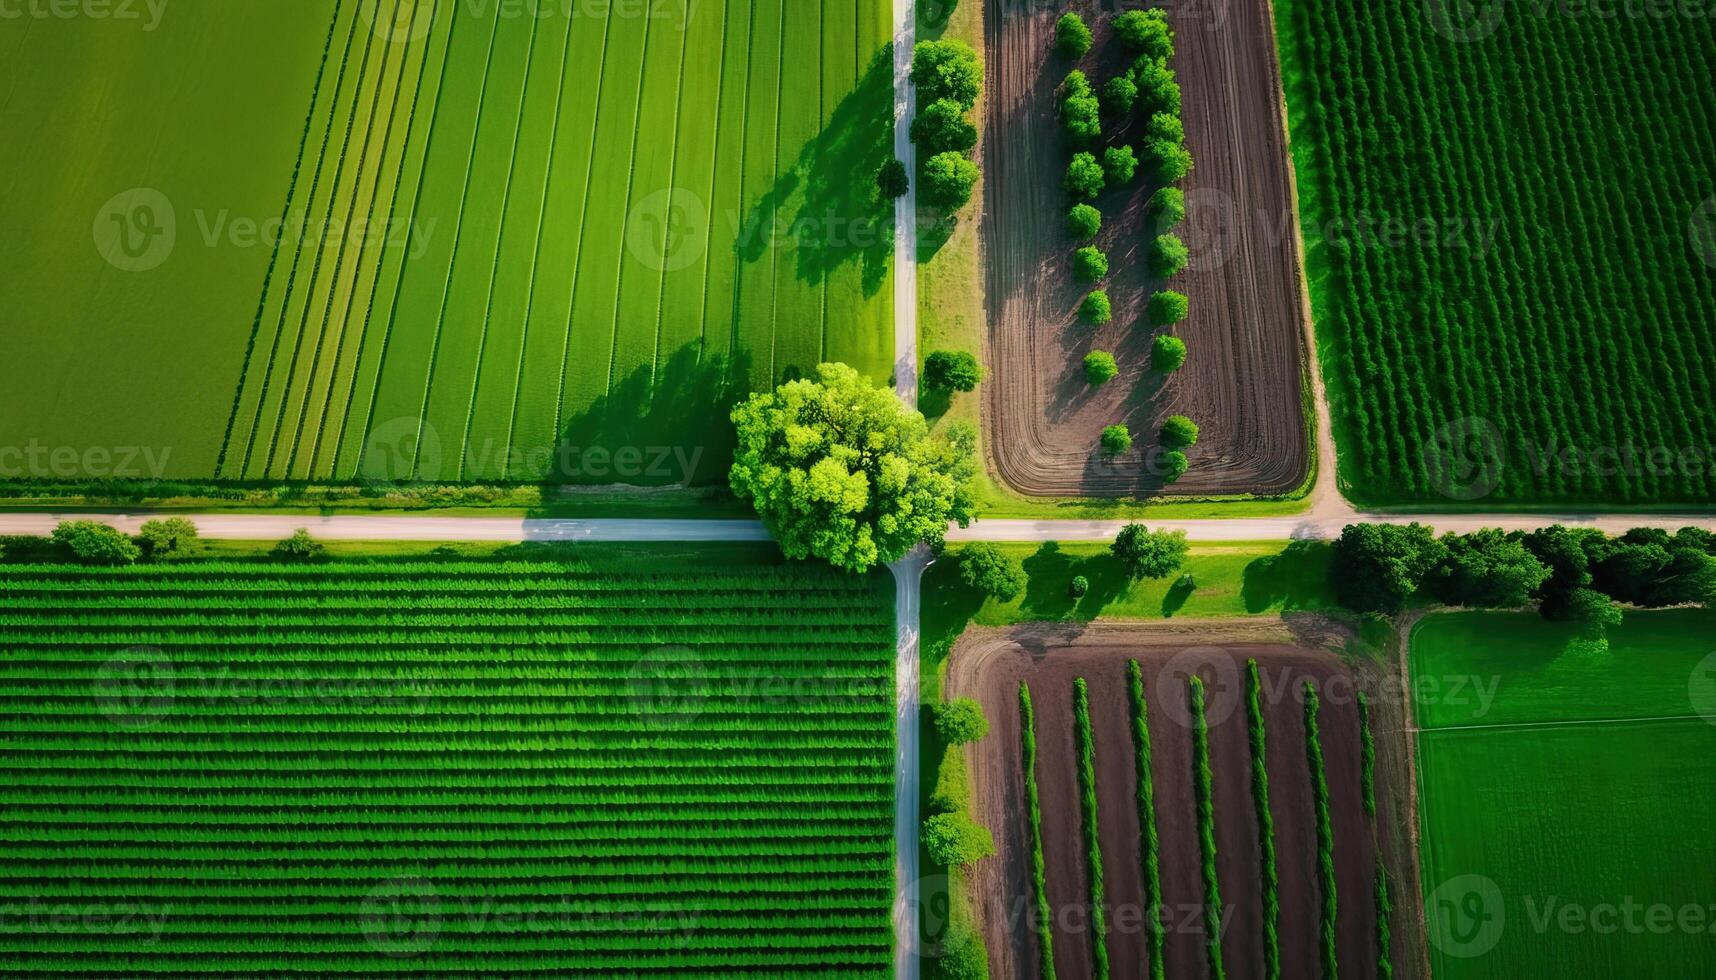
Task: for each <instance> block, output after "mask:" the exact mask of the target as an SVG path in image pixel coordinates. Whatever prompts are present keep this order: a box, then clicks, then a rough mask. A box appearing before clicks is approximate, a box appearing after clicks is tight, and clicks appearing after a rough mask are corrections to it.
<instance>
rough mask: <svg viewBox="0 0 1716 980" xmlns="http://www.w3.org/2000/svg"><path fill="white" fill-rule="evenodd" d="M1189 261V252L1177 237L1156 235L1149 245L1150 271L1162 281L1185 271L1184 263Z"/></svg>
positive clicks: (1170, 234) (1173, 235)
mask: <svg viewBox="0 0 1716 980" xmlns="http://www.w3.org/2000/svg"><path fill="white" fill-rule="evenodd" d="M1190 259H1191V252H1190V251H1189V250H1187V248H1186V243H1185V242H1182V241H1180V236H1178V235H1175V234H1172V233H1169V234H1164V235H1157V236H1156V238H1155V240H1154V241H1152V242H1151V243H1150V271H1151V272H1152V273H1154V274H1155V275H1157V276H1159V277H1161V278H1163V279H1167V278H1169V277H1170V276H1177V275H1179V274H1180V273H1181V272H1183V271H1185V268H1186V263H1187V262H1188V261H1190Z"/></svg>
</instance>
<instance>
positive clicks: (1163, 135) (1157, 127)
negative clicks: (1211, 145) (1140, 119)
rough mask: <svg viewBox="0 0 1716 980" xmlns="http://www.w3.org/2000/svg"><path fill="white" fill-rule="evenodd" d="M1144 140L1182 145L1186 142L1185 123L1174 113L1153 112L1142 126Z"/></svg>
mask: <svg viewBox="0 0 1716 980" xmlns="http://www.w3.org/2000/svg"><path fill="white" fill-rule="evenodd" d="M1144 141H1145V142H1146V143H1173V144H1175V145H1176V146H1178V145H1183V144H1184V143H1185V142H1186V124H1185V123H1184V122H1182V121H1181V120H1180V117H1179V116H1177V115H1175V114H1174V113H1171V112H1158V113H1155V114H1153V115H1151V117H1150V122H1149V123H1147V124H1146V125H1145V127H1144Z"/></svg>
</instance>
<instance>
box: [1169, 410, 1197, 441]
mask: <svg viewBox="0 0 1716 980" xmlns="http://www.w3.org/2000/svg"><path fill="white" fill-rule="evenodd" d="M1161 442H1162V445H1163V446H1166V447H1167V448H1169V449H1185V448H1187V447H1188V446H1195V445H1197V443H1198V424H1197V423H1196V422H1193V421H1192V420H1191V419H1189V418H1187V417H1185V416H1184V415H1170V416H1168V418H1167V421H1165V422H1163V423H1162V438H1161Z"/></svg>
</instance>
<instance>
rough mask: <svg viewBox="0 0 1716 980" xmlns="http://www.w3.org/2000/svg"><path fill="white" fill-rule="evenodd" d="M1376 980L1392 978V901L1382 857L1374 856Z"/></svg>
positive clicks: (1379, 855)
mask: <svg viewBox="0 0 1716 980" xmlns="http://www.w3.org/2000/svg"><path fill="white" fill-rule="evenodd" d="M1375 889H1376V894H1375V896H1374V898H1375V902H1376V980H1390V978H1392V977H1393V976H1394V953H1393V950H1392V947H1393V945H1394V937H1393V935H1392V920H1393V918H1394V900H1393V899H1392V898H1390V897H1389V884H1388V870H1387V869H1386V868H1384V867H1383V866H1382V855H1381V854H1380V853H1379V854H1377V856H1376V883H1375Z"/></svg>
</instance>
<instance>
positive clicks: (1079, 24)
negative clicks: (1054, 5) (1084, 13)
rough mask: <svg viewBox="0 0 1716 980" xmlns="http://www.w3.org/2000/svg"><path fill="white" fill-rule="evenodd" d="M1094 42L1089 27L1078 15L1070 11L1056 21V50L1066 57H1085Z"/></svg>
mask: <svg viewBox="0 0 1716 980" xmlns="http://www.w3.org/2000/svg"><path fill="white" fill-rule="evenodd" d="M1093 40H1094V39H1093V38H1092V37H1091V33H1090V27H1089V25H1087V24H1086V23H1085V22H1084V18H1083V17H1080V16H1079V15H1078V14H1075V13H1073V12H1071V11H1068V12H1066V13H1064V14H1062V15H1061V19H1060V20H1057V21H1055V50H1056V51H1059V52H1060V53H1061V54H1063V55H1065V56H1066V57H1068V58H1082V57H1084V55H1085V52H1087V51H1089V50H1090V45H1091V42H1092V41H1093Z"/></svg>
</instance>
